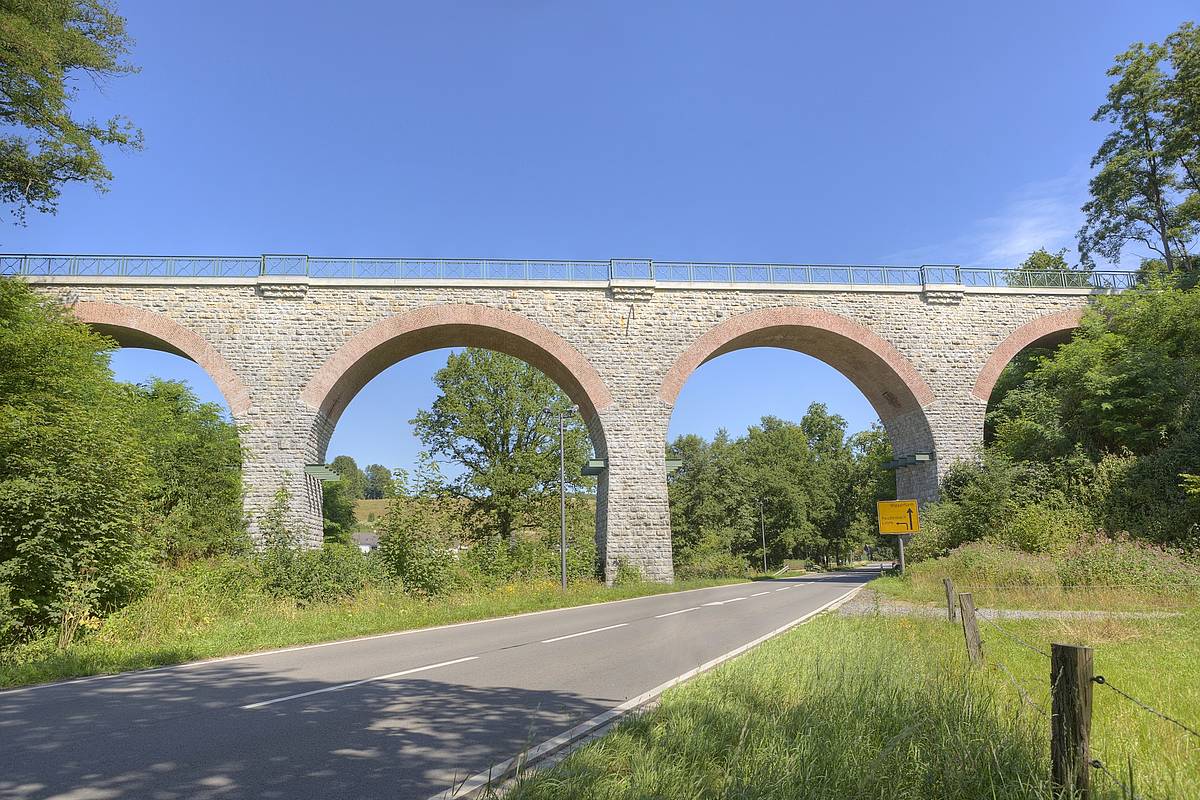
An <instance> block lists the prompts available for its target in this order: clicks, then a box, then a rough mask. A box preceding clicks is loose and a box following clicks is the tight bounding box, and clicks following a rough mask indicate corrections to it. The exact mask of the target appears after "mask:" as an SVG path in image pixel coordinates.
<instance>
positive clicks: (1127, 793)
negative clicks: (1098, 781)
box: [1088, 758, 1145, 800]
mask: <svg viewBox="0 0 1200 800" xmlns="http://www.w3.org/2000/svg"><path fill="white" fill-rule="evenodd" d="M1088 765H1089V766H1090V767H1091V768H1092V769H1098V770H1100V771H1101V772H1103V773H1104V774H1105V775H1107V776H1108V779H1109V780H1110V781H1112V782H1113V783H1115V784H1116V785H1117V786H1120V787H1121V797H1127V798H1129V800H1138V795H1136V794H1134V793H1133V790H1132V789H1130V788H1129V787H1128V786H1126V785H1125V781H1123V780H1121V779H1120V778H1118V777H1117V776H1116V775H1113V774H1112V772H1111V771H1110V770H1109V769H1108V767H1106V766H1104V762H1103V761H1101V760H1100V759H1098V758H1093V759H1092V760H1091V761H1089V762H1088ZM1142 797H1143V798H1144V797H1145V795H1142Z"/></svg>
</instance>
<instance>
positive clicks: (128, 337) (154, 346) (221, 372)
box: [71, 300, 250, 417]
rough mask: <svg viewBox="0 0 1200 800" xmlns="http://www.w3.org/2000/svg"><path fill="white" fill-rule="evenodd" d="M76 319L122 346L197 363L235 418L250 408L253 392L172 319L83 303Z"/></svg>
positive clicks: (75, 309) (207, 346)
mask: <svg viewBox="0 0 1200 800" xmlns="http://www.w3.org/2000/svg"><path fill="white" fill-rule="evenodd" d="M71 311H72V313H73V314H74V315H75V318H76V319H78V320H79V321H80V322H83V323H85V324H86V325H88V327H90V328H92V329H93V330H95V331H97V332H98V333H102V334H104V335H105V336H108V337H109V338H111V339H113V340H115V341H116V342H117V344H119V345H121V346H122V347H144V348H147V349H150V350H162V351H164V352H167V353H174V354H175V355H178V356H183V357H184V358H186V359H188V360H189V361H194V362H196V364H198V365H199V366H200V368H201V369H203V370H204V371H205V372H206V373H207V374H208V377H210V378H212V381H213V383H215V384H216V385H217V388H218V389H220V390H221V394H222V395H223V396H224V397H225V402H226V403H228V404H229V411H230V413H232V414H233V415H234V416H235V417H236V416H238V415H240V414H243V413H245V412H246V411H248V410H249V408H250V390H249V389H247V388H246V384H244V383H243V382H242V379H241V378H239V377H238V375H237V373H236V372H234V371H233V368H232V367H230V366H229V362H227V361H226V360H225V358H224V357H223V356H222V355H221V354H220V353H218V352H217V350H216V348H214V347H213V346H212V345H211V344H209V343H208V342H207V341H205V340H204V339H203V338H202V337H201V336H199V335H198V334H196V333H195V332H193V331H190V330H188V329H187V328H185V327H183V326H182V325H180V324H179V323H178V322H175V321H174V320H173V319H171V318H170V317H167V316H164V315H162V314H157V313H155V312H153V311H146V310H145V309H142V308H135V307H133V306H126V305H119V304H116V303H101V302H97V301H92V300H81V301H79V302H77V303H75V304H74V305H73V306H71Z"/></svg>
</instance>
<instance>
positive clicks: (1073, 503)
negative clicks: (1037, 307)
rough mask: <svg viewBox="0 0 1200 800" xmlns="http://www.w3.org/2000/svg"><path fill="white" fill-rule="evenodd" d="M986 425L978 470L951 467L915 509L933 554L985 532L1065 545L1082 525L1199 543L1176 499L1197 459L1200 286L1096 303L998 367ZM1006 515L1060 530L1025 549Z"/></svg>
mask: <svg viewBox="0 0 1200 800" xmlns="http://www.w3.org/2000/svg"><path fill="white" fill-rule="evenodd" d="M987 423H988V430H989V431H990V435H989V443H988V446H987V449H986V451H985V454H984V459H983V461H982V463H981V464H979V465H974V466H966V465H964V466H961V467H957V468H955V469H952V470H951V471H950V472H949V474H948V475H947V477H946V479H945V481H944V483H943V486H942V501H941V502H940V503H939V504H938V506H937V507H936V508H934V509H931V510H930V512H929V513H928V514H927V519H929V520H931V521H932V528H933V529H934V530H935V531H936V532H937V533H936V535H934V536H930V537H925V539H926V541H925V544H926V545H928V546H929V547H931V548H933V550H936V551H939V552H944V551H945V550H946V549H947V548H950V547H954V546H956V545H958V544H962V543H964V542H968V541H974V540H977V539H981V538H997V537H1001V538H1004V539H1005V540H1006V542H1009V543H1011V542H1019V543H1020V542H1025V543H1024V544H1021V545H1020V546H1021V547H1023V548H1028V547H1040V546H1042V545H1041V544H1038V543H1039V542H1041V543H1044V542H1058V543H1059V544H1064V543H1067V540H1068V539H1069V536H1067V535H1066V534H1068V533H1071V534H1075V535H1079V534H1081V533H1082V532H1084V531H1085V530H1087V529H1089V528H1092V529H1095V528H1100V529H1104V530H1106V531H1108V532H1109V533H1111V534H1114V535H1115V534H1129V535H1131V536H1134V537H1136V538H1140V539H1147V540H1151V541H1153V542H1156V543H1158V544H1166V545H1172V546H1176V547H1184V548H1195V547H1197V546H1200V503H1197V502H1195V500H1194V499H1193V498H1190V497H1189V495H1188V491H1187V490H1188V488H1189V487H1190V486H1192V485H1193V484H1192V483H1190V482H1189V478H1188V477H1187V476H1188V475H1189V474H1193V473H1194V472H1195V469H1196V465H1197V464H1200V291H1198V290H1196V289H1191V290H1185V289H1179V288H1174V287H1172V286H1166V285H1164V286H1160V287H1159V288H1157V289H1155V290H1154V291H1149V292H1126V293H1122V294H1120V295H1113V296H1108V297H1104V298H1101V299H1100V300H1099V301H1098V302H1097V303H1096V305H1095V306H1094V307H1093V308H1091V309H1090V310H1089V311H1088V312H1087V313H1086V314H1085V315H1084V318H1083V321H1082V324H1081V327H1080V328H1079V329H1078V330H1077V331H1076V332H1075V335H1074V337H1073V338H1072V339H1071V341H1069V342H1067V343H1065V344H1063V345H1061V346H1059V347H1058V348H1056V349H1053V350H1045V349H1043V350H1036V351H1031V352H1029V353H1026V354H1023V355H1022V356H1019V357H1018V358H1017V359H1016V360H1014V362H1013V363H1012V364H1010V365H1009V366H1008V368H1006V370H1005V373H1004V374H1003V375H1002V377H1001V380H1000V381H999V382H998V383H997V386H996V390H995V391H994V393H993V397H992V401H991V403H990V405H989V411H988V415H987ZM1013 520H1021V521H1022V522H1021V524H1022V525H1024V527H1025V529H1027V530H1033V529H1036V528H1038V525H1036V524H1034V523H1035V521H1040V523H1039V524H1041V526H1042V528H1043V530H1047V529H1053V530H1055V531H1058V532H1060V533H1062V534H1063V535H1049V534H1046V535H1044V536H1040V537H1035V539H1036V541H1034V542H1033V543H1032V544H1031V543H1029V542H1028V541H1026V538H1027V537H1023V536H1022V535H1021V534H1020V532H1019V530H1017V528H1016V527H1014V523H1013ZM1046 526H1049V528H1047V527H1046ZM935 542H936V543H937V544H936V545H935V544H934V543H935ZM1064 546H1065V544H1064ZM931 552H932V550H931ZM916 554H917V555H920V554H921V550H920V548H918V550H917V553H916Z"/></svg>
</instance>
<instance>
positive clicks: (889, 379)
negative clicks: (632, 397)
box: [659, 306, 934, 421]
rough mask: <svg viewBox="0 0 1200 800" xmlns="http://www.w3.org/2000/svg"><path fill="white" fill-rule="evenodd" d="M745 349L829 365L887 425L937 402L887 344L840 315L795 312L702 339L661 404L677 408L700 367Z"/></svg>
mask: <svg viewBox="0 0 1200 800" xmlns="http://www.w3.org/2000/svg"><path fill="white" fill-rule="evenodd" d="M746 347H781V348H785V349H788V350H797V351H799V352H802V353H807V354H808V355H811V356H813V357H815V358H818V359H820V360H821V361H824V362H825V363H826V364H829V365H830V366H831V367H833V368H834V369H836V370H838V371H839V372H841V373H842V374H843V375H845V376H846V377H847V378H848V379H849V380H850V381H851V382H852V383H853V384H854V385H855V386H857V387H858V389H859V391H861V392H862V393H863V394H864V395H865V396H866V398H867V400H868V401H870V403H871V405H872V406H873V407H874V409H875V411H876V412H877V413H878V414H879V417H880V419H882V420H884V421H886V420H888V419H891V418H893V417H896V416H899V415H901V414H906V413H910V412H914V411H920V410H921V409H923V408H925V407H926V406H928V405H929V404H930V403H932V402H933V400H934V394H933V390H931V389H930V388H929V385H928V384H927V383H926V382H925V379H924V378H922V377H921V374H920V373H919V372H918V371H917V369H916V367H914V366H913V364H912V363H911V362H910V361H909V360H908V359H907V358H905V357H904V355H903V354H901V353H900V351H899V350H897V349H896V348H895V346H894V345H892V344H891V343H890V342H888V341H887V340H886V339H884V338H882V337H881V336H879V335H878V334H876V333H874V332H872V331H871V330H869V329H867V328H865V327H863V326H862V325H859V324H858V323H856V322H852V321H851V320H848V319H846V318H845V317H842V316H839V315H837V314H833V313H831V312H828V311H822V310H820V309H814V308H801V307H791V306H788V307H780V308H764V309H760V310H758V311H751V312H748V313H745V314H739V315H738V316H735V317H731V318H730V319H727V320H725V321H724V322H722V323H720V324H719V325H717V326H716V327H714V328H712V329H711V330H709V331H708V332H706V333H705V334H703V335H702V336H700V337H699V338H698V339H697V340H696V341H695V342H693V343H692V344H691V346H690V347H688V349H687V350H685V351H684V352H683V353H682V354H681V355H680V356H679V357H678V358H677V359H676V360H675V363H674V364H673V365H672V366H671V368H670V370H669V371H668V372H667V374H666V377H665V378H664V379H663V382H662V386H661V388H660V389H659V398H660V399H661V400H662V401H663V402H665V403H667V404H668V405H671V406H673V405H674V404H675V400H676V399H677V398H678V397H679V392H680V390H681V389H682V388H683V384H684V382H685V381H687V379H688V378H689V377H690V376H691V374H692V373H693V372H694V371H695V370H696V369H697V368H698V367H699V366H700V365H702V364H704V363H705V362H707V361H711V360H712V359H714V358H716V357H717V356H720V355H724V354H725V353H730V352H733V351H734V350H741V349H743V348H746Z"/></svg>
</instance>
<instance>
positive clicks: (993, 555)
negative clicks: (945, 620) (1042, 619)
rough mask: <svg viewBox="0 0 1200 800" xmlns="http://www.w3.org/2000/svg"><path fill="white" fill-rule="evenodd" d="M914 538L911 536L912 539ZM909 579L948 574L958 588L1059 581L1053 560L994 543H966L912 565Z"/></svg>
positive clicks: (1042, 583) (1053, 583)
mask: <svg viewBox="0 0 1200 800" xmlns="http://www.w3.org/2000/svg"><path fill="white" fill-rule="evenodd" d="M915 538H916V537H914V539H915ZM909 572H910V573H911V574H912V579H914V580H918V579H920V578H921V577H922V576H926V575H933V576H936V577H937V579H938V580H939V581H940V580H941V578H942V577H948V578H950V579H951V580H953V581H954V582H955V584H958V585H959V586H961V587H971V586H1052V585H1056V584H1057V583H1058V568H1057V565H1056V563H1055V559H1054V558H1053V557H1051V556H1049V555H1046V554H1034V553H1025V552H1022V551H1020V550H1016V549H1013V548H1011V547H1005V546H1004V545H1001V544H998V543H996V542H969V543H968V544H964V545H961V546H960V547H958V548H956V549H954V550H953V551H951V552H950V553H949V554H948V555H946V556H943V557H941V558H935V559H932V560H929V561H923V562H920V563H916V564H913V565H912V566H911V567H909Z"/></svg>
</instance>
